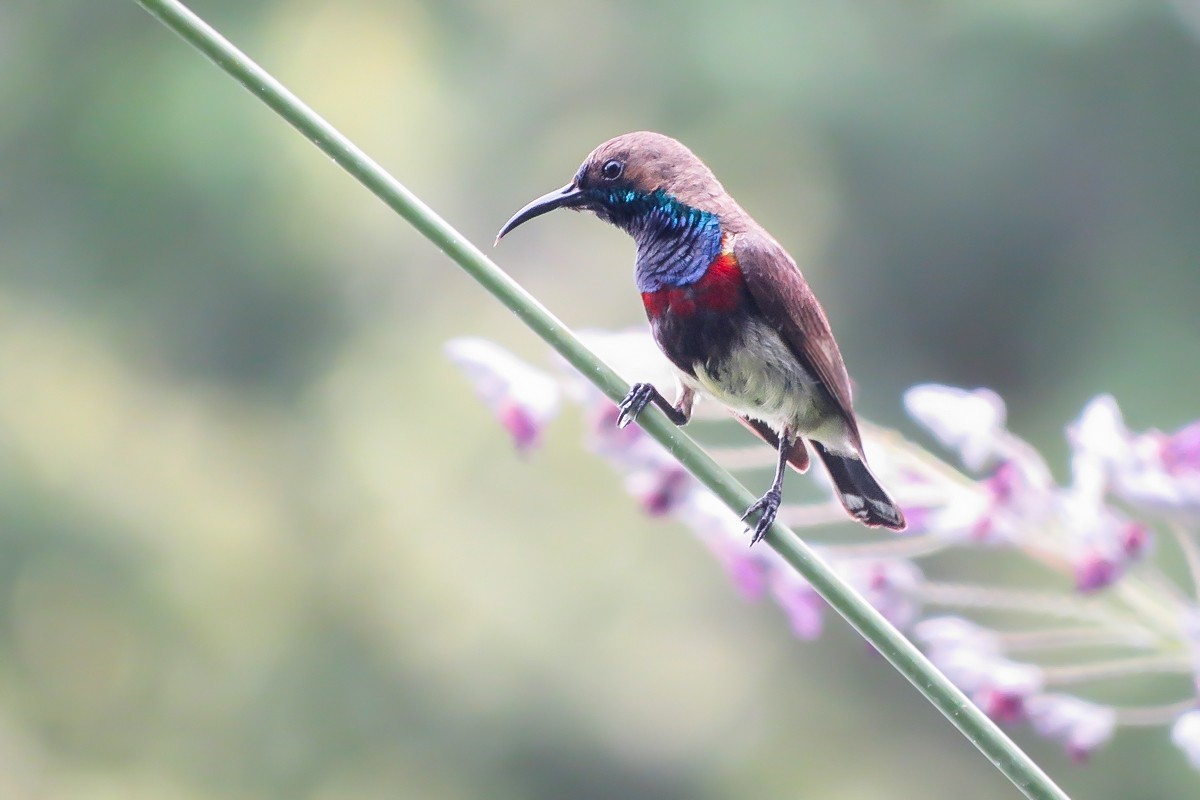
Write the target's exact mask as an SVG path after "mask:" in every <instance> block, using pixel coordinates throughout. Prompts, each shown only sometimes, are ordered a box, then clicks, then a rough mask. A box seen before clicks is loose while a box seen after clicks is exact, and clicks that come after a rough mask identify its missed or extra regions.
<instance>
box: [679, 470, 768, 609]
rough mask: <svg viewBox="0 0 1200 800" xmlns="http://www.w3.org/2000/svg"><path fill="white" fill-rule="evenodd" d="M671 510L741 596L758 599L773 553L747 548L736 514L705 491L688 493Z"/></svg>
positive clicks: (764, 586) (766, 579)
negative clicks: (703, 545) (718, 563)
mask: <svg viewBox="0 0 1200 800" xmlns="http://www.w3.org/2000/svg"><path fill="white" fill-rule="evenodd" d="M673 511H674V514H675V516H676V517H677V518H678V519H679V520H680V521H681V522H683V523H684V524H685V525H686V526H687V527H688V528H690V529H691V530H692V532H693V533H695V534H696V535H697V536H698V537H699V538H700V540H701V541H702V542H704V544H705V546H707V547H708V549H709V550H710V551H711V552H712V554H713V555H714V556H716V558H717V561H719V562H720V563H721V565H722V566H723V567H724V568H725V571H726V572H727V573H728V574H729V576H730V578H731V579H732V580H733V583H734V585H735V586H736V587H737V589H738V591H739V592H741V594H742V595H743V596H744V597H746V598H747V599H750V600H757V599H758V598H760V597H762V595H763V592H764V591H765V589H766V587H767V584H768V582H769V580H770V571H771V568H772V562H771V561H770V556H771V555H773V551H771V550H766V549H765V548H758V547H756V548H753V549H751V548H749V547H747V546H746V539H745V532H746V531H745V527H744V526H743V525H742V521H741V520H739V519H738V518H737V515H736V514H734V513H733V512H732V511H730V510H729V508H728V507H727V506H726V505H725V504H724V503H722V502H721V501H720V500H719V499H717V497H716V495H714V494H712V493H711V492H709V491H707V490H706V489H697V490H696V491H694V492H692V493H690V494H689V495H688V496H687V501H686V502H683V503H680V504H678V505H677V506H676V507H675V508H674V510H673Z"/></svg>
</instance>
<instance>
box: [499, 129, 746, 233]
mask: <svg viewBox="0 0 1200 800" xmlns="http://www.w3.org/2000/svg"><path fill="white" fill-rule="evenodd" d="M726 199H727V195H725V190H724V189H723V188H722V187H721V184H720V183H718V182H717V179H716V178H715V177H714V176H713V174H712V172H711V171H710V170H709V168H708V167H707V166H705V164H704V162H703V161H701V160H700V159H699V158H697V157H696V155H695V154H694V153H692V151H691V150H689V149H687V148H686V147H685V146H683V145H682V144H681V143H679V142H677V141H676V140H674V139H672V138H671V137H669V136H663V135H662V134H661V133H652V132H650V131H637V132H636V133H626V134H624V135H622V136H617V137H616V138H613V139H609V140H608V141H607V142H605V143H604V144H602V145H600V146H599V147H597V148H596V149H595V150H593V151H592V152H591V153H590V154H589V155H588V157H587V158H585V159H584V160H583V163H582V164H581V165H580V166H579V170H578V171H576V173H575V177H574V178H573V179H572V180H571V182H570V183H568V184H567V185H566V186H564V187H562V188H561V189H556V190H554V191H553V192H550V193H549V194H545V195H542V196H541V197H539V198H538V199H536V200H534V201H533V202H532V203H529V204H528V205H527V206H525V207H524V208H522V209H521V210H520V211H518V212H517V213H516V214H514V215H513V217H512V219H510V220H509V221H508V222H507V223H505V225H504V227H503V228H501V229H500V234H499V235H498V236H497V237H496V241H497V242H499V241H500V239H502V238H503V237H504V236H505V235H506V234H507V233H508V232H509V231H511V230H512V229H513V228H515V227H517V226H518V225H520V224H522V223H524V222H527V221H529V220H531V219H533V218H534V217H539V216H541V215H542V214H545V213H548V212H550V211H553V210H554V209H556V208H572V209H575V210H578V211H591V212H593V213H594V214H596V216H598V217H600V218H601V219H603V220H605V221H607V222H611V223H613V224H615V225H618V226H620V227H622V228H626V229H631V228H632V227H633V226H636V225H637V224H638V223H639V222H640V221H641V220H642V218H643V217H644V216H645V215H649V214H653V213H655V212H656V211H657V212H660V213H661V212H662V211H663V209H670V210H671V211H672V213H679V212H680V210H683V211H695V212H700V213H704V214H719V213H721V212H722V210H723V208H722V201H723V200H726Z"/></svg>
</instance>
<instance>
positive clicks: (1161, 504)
mask: <svg viewBox="0 0 1200 800" xmlns="http://www.w3.org/2000/svg"><path fill="white" fill-rule="evenodd" d="M1068 432H1069V435H1070V441H1071V445H1072V448H1073V451H1074V452H1073V456H1072V460H1071V466H1072V471H1073V472H1074V474H1075V485H1076V488H1077V489H1082V490H1085V491H1088V492H1090V493H1092V494H1095V495H1097V496H1101V495H1103V493H1105V492H1106V491H1111V492H1113V493H1115V494H1117V495H1118V496H1120V497H1121V498H1123V499H1124V500H1127V501H1128V502H1130V503H1132V504H1134V505H1137V506H1140V507H1142V508H1146V509H1151V510H1156V511H1163V512H1184V513H1189V514H1197V513H1200V422H1194V423H1192V424H1190V425H1187V426H1185V427H1184V428H1182V429H1180V430H1179V431H1176V432H1175V433H1174V434H1170V435H1168V434H1164V433H1162V432H1161V431H1156V430H1150V431H1146V432H1145V433H1141V434H1132V433H1130V432H1129V430H1128V429H1127V428H1126V427H1125V422H1124V420H1123V419H1122V418H1121V410H1120V408H1119V407H1118V406H1117V402H1116V400H1114V399H1113V398H1112V397H1109V396H1107V395H1103V396H1101V397H1097V398H1096V399H1094V400H1092V401H1091V402H1090V403H1088V405H1087V406H1086V407H1085V408H1084V410H1083V413H1082V414H1081V415H1080V417H1079V419H1078V420H1077V421H1076V422H1075V423H1074V424H1073V425H1072V426H1071V427H1070V428H1069V429H1068Z"/></svg>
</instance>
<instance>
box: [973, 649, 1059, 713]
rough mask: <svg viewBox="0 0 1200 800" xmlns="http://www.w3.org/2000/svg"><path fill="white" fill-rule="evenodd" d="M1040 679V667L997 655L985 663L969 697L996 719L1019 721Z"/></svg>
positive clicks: (1037, 688) (1039, 687)
mask: <svg viewBox="0 0 1200 800" xmlns="http://www.w3.org/2000/svg"><path fill="white" fill-rule="evenodd" d="M1043 682H1044V681H1043V677H1042V670H1041V668H1040V667H1037V666H1035V665H1033V664H1022V663H1020V662H1017V661H1010V660H1008V659H1005V658H996V659H993V660H992V661H991V663H989V664H988V665H987V670H986V671H985V673H984V675H983V676H982V681H981V683H980V684H979V686H977V687H976V689H975V690H974V691H973V692H971V699H972V700H974V701H975V705H977V706H979V707H980V708H981V709H982V710H983V712H984V713H985V714H987V715H988V716H989V717H991V718H992V719H994V720H996V721H998V722H1010V723H1011V722H1020V721H1021V720H1023V719H1024V718H1025V716H1026V713H1027V710H1026V704H1027V703H1028V702H1029V699H1030V698H1031V697H1033V696H1034V695H1035V694H1037V693H1038V692H1040V691H1041V690H1042V686H1043Z"/></svg>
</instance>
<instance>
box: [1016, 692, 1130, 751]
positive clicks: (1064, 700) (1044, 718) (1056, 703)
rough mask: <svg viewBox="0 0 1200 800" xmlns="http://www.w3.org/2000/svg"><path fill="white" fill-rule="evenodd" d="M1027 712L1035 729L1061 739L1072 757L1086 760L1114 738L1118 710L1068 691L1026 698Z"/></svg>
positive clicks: (1045, 734) (1048, 736)
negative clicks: (1075, 695) (1069, 693)
mask: <svg viewBox="0 0 1200 800" xmlns="http://www.w3.org/2000/svg"><path fill="white" fill-rule="evenodd" d="M1025 714H1026V716H1027V717H1028V718H1029V722H1030V724H1031V725H1033V729H1034V730H1036V731H1037V732H1038V733H1040V734H1041V735H1042V736H1045V737H1047V738H1050V739H1055V740H1057V741H1059V742H1062V744H1063V746H1064V747H1065V748H1066V751H1067V754H1068V755H1069V756H1070V757H1071V760H1072V761H1075V762H1082V761H1086V760H1087V759H1088V758H1089V757H1090V756H1091V754H1092V753H1094V752H1095V751H1096V750H1098V749H1099V748H1101V747H1103V746H1104V745H1105V744H1108V742H1109V741H1110V740H1111V739H1112V737H1113V733H1114V732H1115V731H1116V729H1117V712H1116V710H1115V709H1113V708H1112V707H1111V706H1105V705H1100V704H1098V703H1091V702H1088V701H1087V700H1083V699H1081V698H1078V697H1074V696H1072V695H1067V694H1041V695H1037V696H1035V697H1030V698H1027V699H1026V700H1025Z"/></svg>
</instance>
